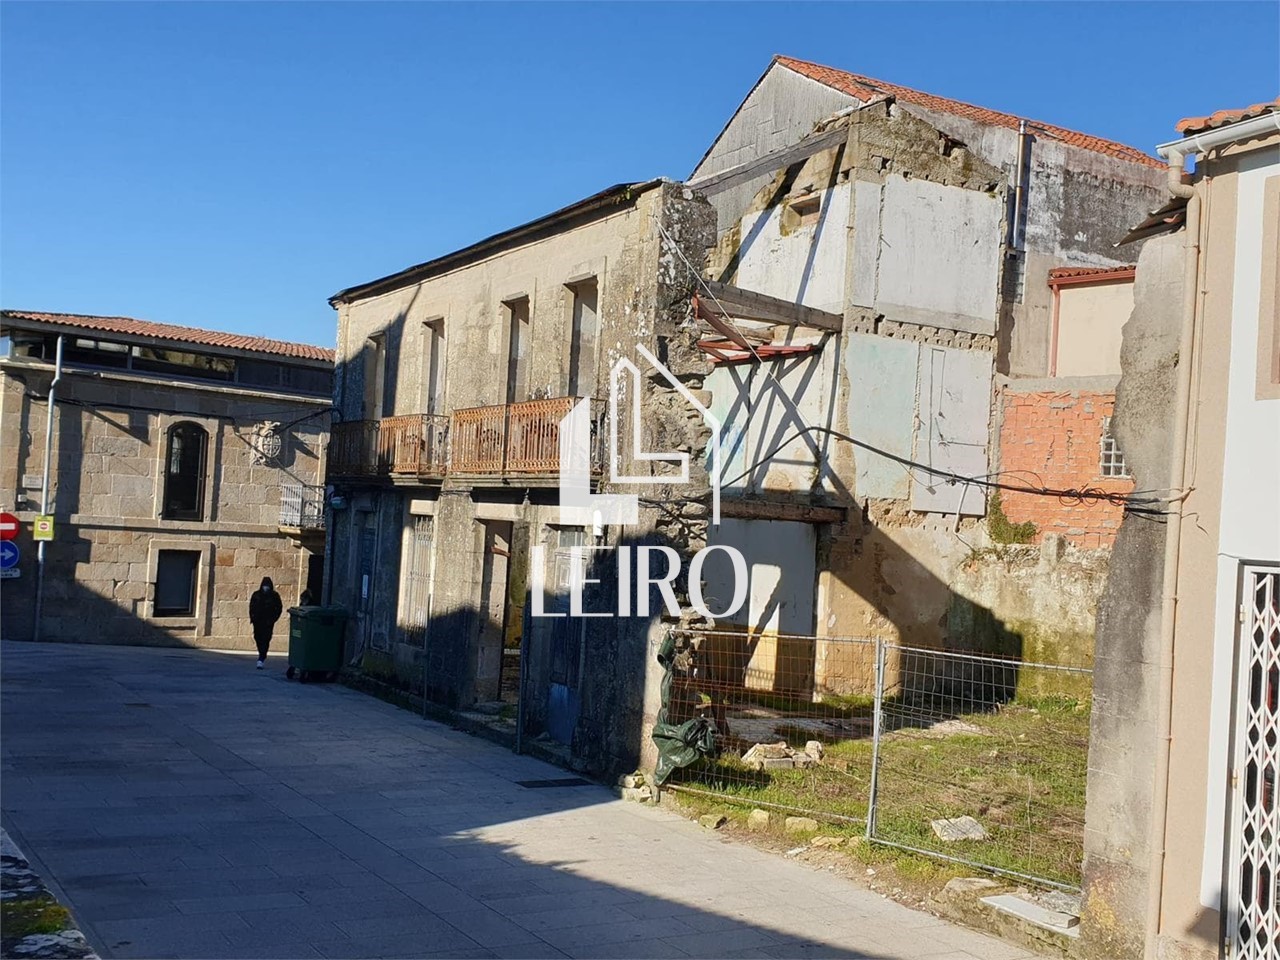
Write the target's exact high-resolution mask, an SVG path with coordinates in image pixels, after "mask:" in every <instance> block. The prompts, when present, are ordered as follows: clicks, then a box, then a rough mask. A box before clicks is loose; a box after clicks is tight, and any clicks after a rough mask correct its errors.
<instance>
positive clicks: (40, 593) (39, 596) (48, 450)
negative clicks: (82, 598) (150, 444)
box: [31, 334, 63, 640]
mask: <svg viewBox="0 0 1280 960" xmlns="http://www.w3.org/2000/svg"><path fill="white" fill-rule="evenodd" d="M62 341H63V337H62V335H61V334H59V335H58V346H57V351H56V353H55V354H54V361H53V380H52V382H50V384H49V401H48V402H49V408H48V409H47V410H46V411H45V419H44V476H43V478H42V479H41V481H40V512H41V513H43V514H46V515H48V514H49V513H51V512H52V511H51V509H50V507H51V506H52V504H51V503H50V502H49V472H50V471H49V467H50V465H51V462H52V459H53V407H54V401H55V400H56V399H57V395H58V381H59V380H61V379H62ZM44 548H45V541H43V540H41V541H40V543H39V544H38V545H37V546H36V609H35V624H34V625H33V626H32V628H31V639H32V640H39V639H40V618H41V615H42V614H43V613H44Z"/></svg>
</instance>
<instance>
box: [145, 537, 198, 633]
mask: <svg viewBox="0 0 1280 960" xmlns="http://www.w3.org/2000/svg"><path fill="white" fill-rule="evenodd" d="M199 569H200V551H198V550H161V551H159V552H158V553H157V555H156V592H155V603H154V605H153V606H154V615H155V616H157V617H190V616H194V615H195V610H196V571H197V570H199Z"/></svg>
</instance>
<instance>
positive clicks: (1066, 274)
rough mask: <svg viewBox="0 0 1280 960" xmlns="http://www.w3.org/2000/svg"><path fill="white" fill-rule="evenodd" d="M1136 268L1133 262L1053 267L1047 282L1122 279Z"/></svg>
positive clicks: (1130, 274) (1131, 273)
mask: <svg viewBox="0 0 1280 960" xmlns="http://www.w3.org/2000/svg"><path fill="white" fill-rule="evenodd" d="M1137 269H1138V267H1137V264H1133V263H1130V264H1127V265H1125V266H1119V267H1054V268H1053V269H1051V270H1050V271H1049V282H1050V283H1054V282H1055V281H1062V280H1084V279H1088V278H1093V277H1097V278H1099V279H1102V278H1107V277H1114V278H1115V279H1117V280H1122V279H1125V278H1127V277H1132V276H1133V274H1134V272H1135V271H1136V270H1137Z"/></svg>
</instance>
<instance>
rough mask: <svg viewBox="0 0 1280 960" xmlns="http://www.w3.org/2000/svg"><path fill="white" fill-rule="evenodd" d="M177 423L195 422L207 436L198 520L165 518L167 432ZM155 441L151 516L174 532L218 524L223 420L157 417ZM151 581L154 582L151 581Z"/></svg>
mask: <svg viewBox="0 0 1280 960" xmlns="http://www.w3.org/2000/svg"><path fill="white" fill-rule="evenodd" d="M180 423H194V424H196V426H198V427H201V428H202V429H203V430H204V432H205V433H207V434H208V435H209V445H208V447H207V448H206V449H205V458H204V471H205V473H204V492H203V497H204V504H203V510H202V511H201V519H199V520H171V519H169V518H168V517H166V516H165V515H164V488H165V478H166V476H167V472H168V471H167V466H166V464H165V458H166V457H167V456H168V453H169V431H170V430H171V429H172V428H173V427H175V426H177V425H178V424H180ZM156 428H157V433H156V437H157V439H156V441H155V443H154V446H155V457H154V462H155V466H156V469H155V471H154V477H153V480H154V490H153V492H152V500H153V503H152V514H151V515H152V516H153V517H154V518H155V519H156V520H157V521H159V522H160V523H162V524H165V525H166V526H167V527H171V528H172V529H175V530H206V529H208V527H209V524H211V523H214V522H215V521H217V519H218V517H217V514H216V508H217V492H218V489H219V488H220V487H221V486H222V420H221V419H219V418H218V417H208V416H201V415H199V414H190V413H161V412H157V414H156ZM152 582H154V580H153V581H152Z"/></svg>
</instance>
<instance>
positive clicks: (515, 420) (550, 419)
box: [450, 397, 578, 474]
mask: <svg viewBox="0 0 1280 960" xmlns="http://www.w3.org/2000/svg"><path fill="white" fill-rule="evenodd" d="M577 401H578V398H577V397H552V398H550V399H547V400H528V401H525V402H524V403H508V404H500V405H497V406H491V407H471V408H469V409H466V410H455V411H454V414H453V427H452V437H451V454H450V470H451V471H452V472H454V473H460V474H510V473H520V474H551V473H555V472H556V471H557V470H558V469H559V467H560V421H561V419H563V417H564V416H565V414H567V413H568V412H569V411H570V410H572V409H573V405H574V404H575V403H577Z"/></svg>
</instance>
